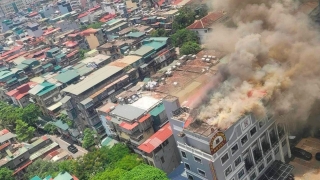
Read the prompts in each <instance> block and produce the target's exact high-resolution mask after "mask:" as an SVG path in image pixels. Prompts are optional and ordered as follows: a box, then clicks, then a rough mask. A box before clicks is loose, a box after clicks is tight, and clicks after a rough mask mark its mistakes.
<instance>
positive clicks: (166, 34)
mask: <svg viewBox="0 0 320 180" xmlns="http://www.w3.org/2000/svg"><path fill="white" fill-rule="evenodd" d="M169 34H170V33H169V32H168V31H166V30H165V29H163V28H159V29H156V30H153V31H152V32H151V34H150V36H151V37H169Z"/></svg>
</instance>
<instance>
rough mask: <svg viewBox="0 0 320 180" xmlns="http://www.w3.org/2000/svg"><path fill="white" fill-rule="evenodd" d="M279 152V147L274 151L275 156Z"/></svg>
mask: <svg viewBox="0 0 320 180" xmlns="http://www.w3.org/2000/svg"><path fill="white" fill-rule="evenodd" d="M278 152H279V146H278V147H277V148H276V149H275V150H274V154H277V153H278Z"/></svg>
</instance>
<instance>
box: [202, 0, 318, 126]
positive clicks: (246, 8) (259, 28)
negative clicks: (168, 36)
mask: <svg viewBox="0 0 320 180" xmlns="http://www.w3.org/2000/svg"><path fill="white" fill-rule="evenodd" d="M295 2H296V1H295V0H281V1H280V0H213V5H212V6H213V7H215V9H216V10H224V11H226V12H227V14H228V15H229V17H230V18H231V19H232V21H233V22H234V24H235V25H236V26H235V27H234V28H231V27H226V26H224V25H221V24H220V25H215V26H214V27H212V29H213V30H212V33H211V34H210V35H209V37H208V38H207V39H208V40H209V41H208V42H206V44H207V47H209V48H212V49H219V50H222V51H224V52H227V53H228V54H229V55H230V61H229V63H228V64H227V65H226V67H224V68H223V69H226V70H227V72H228V73H227V74H228V76H227V77H225V79H226V80H225V81H224V82H223V83H221V84H220V86H219V87H218V88H217V90H215V91H214V92H213V93H212V95H210V96H209V97H206V98H207V99H206V102H207V103H206V104H205V105H202V106H201V107H200V114H199V118H200V119H203V120H206V121H207V122H208V123H209V124H211V125H216V126H218V127H220V128H227V127H229V126H230V125H231V124H232V123H234V121H236V120H238V118H240V117H241V116H242V115H243V114H245V113H248V112H253V114H254V115H255V116H256V117H257V118H258V119H262V118H264V117H266V115H267V113H271V114H272V115H274V116H276V118H277V119H278V120H280V121H281V120H290V121H295V120H297V121H305V120H306V119H307V118H308V117H309V115H310V111H311V109H312V106H313V105H314V103H315V101H316V100H319V97H320V91H319V90H320V88H319V87H320V76H319V75H320V56H319V55H318V53H319V52H320V39H319V32H318V31H317V29H316V28H317V27H316V26H314V24H313V23H312V22H311V20H310V18H309V17H308V16H307V15H305V14H302V13H299V12H298V11H297V7H298V4H297V3H295Z"/></svg>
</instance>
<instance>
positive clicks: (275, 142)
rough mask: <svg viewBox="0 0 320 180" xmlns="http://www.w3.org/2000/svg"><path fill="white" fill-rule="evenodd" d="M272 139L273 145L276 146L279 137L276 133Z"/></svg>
mask: <svg viewBox="0 0 320 180" xmlns="http://www.w3.org/2000/svg"><path fill="white" fill-rule="evenodd" d="M270 140H271V144H272V147H274V146H276V145H277V143H278V138H277V137H276V135H271V136H270Z"/></svg>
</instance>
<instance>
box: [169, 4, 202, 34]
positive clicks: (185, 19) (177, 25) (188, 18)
mask: <svg viewBox="0 0 320 180" xmlns="http://www.w3.org/2000/svg"><path fill="white" fill-rule="evenodd" d="M195 18H196V13H195V11H194V10H193V9H192V8H191V7H187V6H185V7H183V8H180V9H179V12H178V15H177V16H175V17H174V21H173V23H172V27H173V29H174V30H179V29H184V28H186V27H188V26H189V25H191V24H192V23H193V22H194V20H195Z"/></svg>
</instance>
